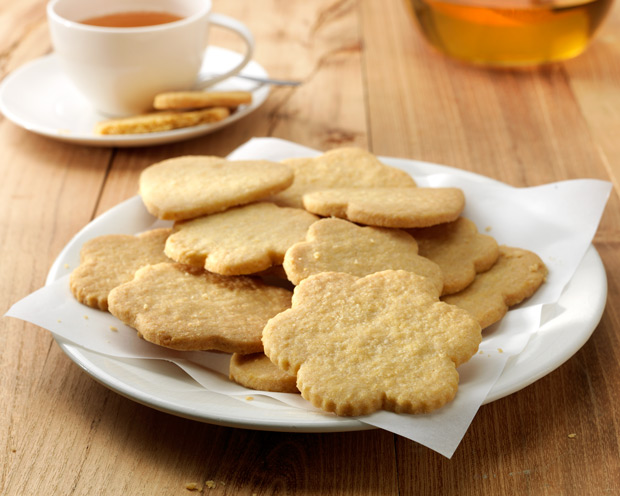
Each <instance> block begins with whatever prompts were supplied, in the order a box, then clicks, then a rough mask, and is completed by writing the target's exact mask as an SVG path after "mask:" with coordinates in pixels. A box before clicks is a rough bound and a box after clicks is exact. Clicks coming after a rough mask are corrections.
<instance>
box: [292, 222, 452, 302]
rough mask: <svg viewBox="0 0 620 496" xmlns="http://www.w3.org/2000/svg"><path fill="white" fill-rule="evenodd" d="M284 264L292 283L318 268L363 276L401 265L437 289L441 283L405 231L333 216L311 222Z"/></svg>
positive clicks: (436, 270) (438, 272)
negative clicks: (371, 225) (431, 283)
mask: <svg viewBox="0 0 620 496" xmlns="http://www.w3.org/2000/svg"><path fill="white" fill-rule="evenodd" d="M283 266H284V270H285V271H286V275H287V277H288V279H289V280H290V281H291V282H292V283H293V284H299V283H300V282H301V281H302V280H303V279H305V278H306V277H309V276H311V275H313V274H319V273H321V272H346V273H347V274H352V275H354V276H365V275H368V274H372V273H374V272H380V271H382V270H387V269H393V270H398V269H402V270H408V271H409V272H413V273H415V274H419V275H421V276H425V277H427V278H429V279H430V280H431V281H432V282H433V284H435V285H436V286H437V287H438V289H439V290H441V288H442V287H443V276H442V274H441V269H440V268H439V266H438V265H437V264H435V263H433V262H431V261H430V260H428V259H427V258H423V257H421V256H419V255H418V244H417V243H416V241H415V239H413V238H412V237H411V236H410V235H409V234H407V233H406V232H405V231H401V230H400V229H386V228H383V227H361V226H358V225H356V224H353V223H352V222H349V221H346V220H342V219H336V218H330V219H321V220H319V221H318V222H315V223H314V224H312V225H311V226H310V229H308V234H307V235H306V241H303V242H300V243H296V244H295V245H293V246H291V247H290V248H289V249H288V251H287V252H286V255H285V256H284V264H283Z"/></svg>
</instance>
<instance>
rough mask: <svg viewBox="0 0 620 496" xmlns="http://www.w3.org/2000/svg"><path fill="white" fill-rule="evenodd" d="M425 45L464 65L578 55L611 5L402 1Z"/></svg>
mask: <svg viewBox="0 0 620 496" xmlns="http://www.w3.org/2000/svg"><path fill="white" fill-rule="evenodd" d="M405 1H406V2H407V4H408V5H409V6H410V7H411V10H412V13H413V15H414V17H415V19H416V21H417V23H418V24H419V27H420V29H421V31H422V33H423V35H424V37H425V38H426V39H427V40H428V42H429V43H430V44H431V45H432V46H434V47H435V48H436V49H438V50H439V51H440V52H442V53H444V54H446V55H448V56H450V57H453V58H456V59H459V60H462V61H466V62H472V63H478V64H485V65H497V66H520V65H538V64H544V63H549V62H554V61H559V60H566V59H569V58H572V57H575V56H577V55H579V54H580V53H582V52H583V51H584V50H585V48H586V46H587V45H588V43H589V42H590V40H591V39H592V37H593V36H594V34H595V32H596V30H597V28H598V27H599V26H600V25H601V23H602V22H603V20H604V19H605V17H606V15H607V12H608V11H609V8H610V6H611V4H612V2H613V0H405Z"/></svg>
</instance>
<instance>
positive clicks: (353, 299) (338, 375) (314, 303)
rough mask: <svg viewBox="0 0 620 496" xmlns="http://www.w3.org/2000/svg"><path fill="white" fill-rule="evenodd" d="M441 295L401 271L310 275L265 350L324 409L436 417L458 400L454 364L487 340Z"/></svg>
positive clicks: (271, 327)
mask: <svg viewBox="0 0 620 496" xmlns="http://www.w3.org/2000/svg"><path fill="white" fill-rule="evenodd" d="M438 293H439V292H438V290H437V288H436V287H435V286H434V285H433V284H432V283H430V282H429V281H428V279H426V278H424V277H422V276H418V275H416V274H413V273H411V272H407V271H401V270H399V271H393V270H387V271H383V272H376V273H374V274H371V275H368V276H365V277H363V278H357V277H355V276H352V275H349V274H344V273H336V272H324V273H321V274H317V275H315V276H311V277H309V278H307V279H304V280H303V281H302V282H301V283H300V284H299V286H297V287H296V288H295V292H294V295H293V305H292V307H291V309H289V310H286V311H284V312H282V313H280V314H278V315H276V316H275V317H274V318H272V319H270V320H269V322H268V323H267V325H266V326H265V328H264V330H263V345H264V348H265V354H266V355H267V356H268V357H269V358H270V359H271V361H272V362H274V363H275V364H277V365H278V366H279V367H280V368H281V369H283V370H286V371H289V372H292V373H296V374H297V387H298V388H299V390H300V391H301V394H302V396H303V397H304V398H306V399H307V400H309V401H310V402H311V403H312V404H314V405H315V406H317V407H320V408H322V409H324V410H326V411H331V412H335V413H336V414H338V415H364V414H369V413H372V412H374V411H377V410H380V409H384V410H390V411H394V412H397V413H422V412H429V411H432V410H434V409H436V408H439V407H441V406H443V405H444V404H445V403H447V402H448V401H450V400H452V398H453V397H454V395H455V394H456V391H457V388H458V372H457V371H456V367H457V366H458V365H460V364H461V363H463V362H466V361H467V360H469V358H471V356H472V355H473V354H474V353H475V352H476V350H477V349H478V345H479V343H480V340H481V333H480V326H479V325H478V323H477V322H476V321H475V320H474V319H473V318H472V317H471V316H470V315H469V314H468V313H467V312H466V311H464V310H462V309H460V308H458V307H455V306H452V305H447V304H445V303H443V302H440V301H439V299H438V297H439V294H438Z"/></svg>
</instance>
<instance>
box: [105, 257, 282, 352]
mask: <svg viewBox="0 0 620 496" xmlns="http://www.w3.org/2000/svg"><path fill="white" fill-rule="evenodd" d="M108 302H109V307H110V312H111V313H112V314H113V315H114V316H116V317H117V318H119V319H120V320H122V321H123V322H124V323H125V324H127V325H129V326H131V327H133V328H134V329H136V330H137V331H138V333H139V334H140V335H141V336H142V337H143V338H144V339H145V340H147V341H150V342H151V343H155V344H157V345H160V346H165V347H167V348H172V349H175V350H216V351H223V352H227V353H256V352H259V351H262V349H263V347H262V344H261V335H262V330H263V327H264V325H265V324H266V323H267V321H268V320H269V319H270V318H271V317H273V316H274V315H276V314H278V313H279V312H281V311H283V310H285V309H287V308H288V307H289V306H290V303H291V292H290V291H287V290H285V289H282V288H276V287H273V286H267V285H266V284H263V283H262V282H261V281H260V280H258V279H255V278H251V277H223V276H220V275H217V274H211V273H209V272H205V271H204V270H197V269H193V268H191V267H189V266H185V265H182V264H176V263H160V264H157V265H149V266H147V267H143V268H142V269H140V270H138V272H136V275H135V277H134V278H133V280H131V281H130V282H127V283H125V284H122V285H120V286H118V287H116V288H115V289H113V290H112V291H111V292H110V295H109V297H108Z"/></svg>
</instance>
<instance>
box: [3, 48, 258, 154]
mask: <svg viewBox="0 0 620 496" xmlns="http://www.w3.org/2000/svg"><path fill="white" fill-rule="evenodd" d="M240 58H241V55H240V54H238V53H236V52H232V51H230V50H226V49H224V48H219V47H209V48H208V49H207V54H206V56H205V61H204V64H203V67H204V68H205V69H203V70H206V68H207V67H208V70H209V72H211V73H218V72H225V71H226V70H227V69H228V68H229V67H231V66H233V65H234V64H235V63H236V61H237V60H238V59H240ZM241 73H242V74H244V75H248V76H255V77H264V78H266V77H268V75H267V72H266V71H265V69H263V68H262V67H261V66H260V65H259V64H258V63H256V62H254V61H252V62H250V63H249V64H248V65H247V66H246V67H245V68H244V69H243V70H242V71H241ZM212 89H214V90H245V91H252V95H253V99H252V103H251V104H249V105H243V106H240V107H239V108H238V109H237V111H236V112H234V113H233V114H232V115H231V116H230V117H228V118H226V119H224V120H222V121H220V122H215V123H212V124H203V125H200V126H193V127H188V128H182V129H175V130H172V131H165V132H160V133H145V134H133V135H120V136H101V135H97V134H95V133H94V132H93V129H94V127H95V124H96V123H97V122H99V121H103V120H106V119H107V118H106V117H105V116H104V115H102V114H99V113H98V112H96V111H95V110H94V109H93V108H92V107H91V105H90V104H89V103H88V101H86V99H85V98H84V97H82V96H81V95H80V93H79V92H78V91H77V90H76V89H75V87H74V86H73V84H72V83H71V82H70V81H69V80H68V79H67V77H66V76H65V74H64V73H63V72H62V71H61V70H60V62H59V60H58V58H57V57H56V55H54V54H51V55H47V56H44V57H41V58H39V59H36V60H33V61H31V62H29V63H27V64H26V65H24V66H22V67H20V68H19V69H17V70H15V71H13V72H12V73H11V74H9V75H8V76H7V77H6V78H5V79H4V80H3V81H2V83H1V84H0V112H2V113H3V114H4V115H5V117H6V118H7V119H9V120H11V121H12V122H14V123H15V124H17V125H18V126H21V127H23V128H24V129H27V130H29V131H32V132H33V133H37V134H41V135H43V136H47V137H50V138H54V139H58V140H61V141H67V142H70V143H77V144H81V145H93V146H113V147H129V146H150V145H160V144H164V143H172V142H175V141H181V140H186V139H190V138H194V137H197V136H202V135H204V134H208V133H212V132H213V131H216V130H217V129H221V128H222V127H224V126H228V125H229V124H231V123H233V122H235V121H237V120H239V119H241V118H243V117H245V116H246V115H248V114H249V113H250V112H253V111H254V110H256V109H257V108H258V107H259V106H260V105H262V104H263V102H264V101H265V100H266V99H267V96H268V95H269V86H268V85H260V84H257V83H254V82H252V81H247V80H244V79H241V78H230V79H228V80H226V81H223V82H221V83H218V84H217V85H215V86H213V88H212Z"/></svg>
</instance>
